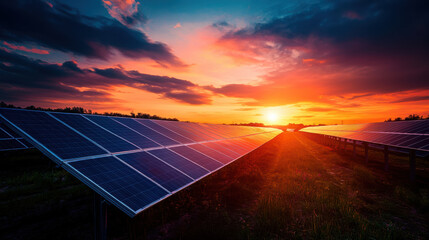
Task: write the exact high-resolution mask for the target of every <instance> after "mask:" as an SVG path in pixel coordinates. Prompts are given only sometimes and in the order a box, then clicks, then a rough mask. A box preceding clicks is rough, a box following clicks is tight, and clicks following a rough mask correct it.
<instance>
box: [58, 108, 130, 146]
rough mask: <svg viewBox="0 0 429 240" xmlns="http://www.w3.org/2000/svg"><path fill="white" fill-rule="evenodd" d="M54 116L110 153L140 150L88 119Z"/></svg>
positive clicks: (59, 114) (64, 115)
mask: <svg viewBox="0 0 429 240" xmlns="http://www.w3.org/2000/svg"><path fill="white" fill-rule="evenodd" d="M52 115H53V116H55V117H56V118H58V119H60V120H61V121H63V122H65V123H66V124H67V125H69V126H71V127H72V128H74V129H76V130H77V131H79V132H80V133H82V134H83V135H85V136H86V137H88V138H90V139H91V140H93V141H94V142H96V143H98V144H100V145H101V146H102V147H104V148H105V149H107V150H108V151H109V152H112V153H113V152H122V151H129V150H136V149H138V148H137V147H135V146H134V145H132V144H130V143H128V142H126V141H124V140H122V139H121V138H119V137H117V136H115V135H113V134H112V133H110V132H108V131H106V130H104V129H103V128H101V127H99V126H97V125H96V124H94V123H92V122H91V121H89V120H88V119H86V118H84V117H82V115H77V114H64V113H52Z"/></svg>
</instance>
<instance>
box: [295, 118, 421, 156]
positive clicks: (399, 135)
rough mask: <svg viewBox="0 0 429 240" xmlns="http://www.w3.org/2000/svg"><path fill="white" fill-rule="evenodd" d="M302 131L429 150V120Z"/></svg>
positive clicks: (333, 126) (329, 127)
mask: <svg viewBox="0 0 429 240" xmlns="http://www.w3.org/2000/svg"><path fill="white" fill-rule="evenodd" d="M300 131H301V132H307V133H315V134H322V135H328V136H335V137H341V138H347V139H352V140H357V141H363V142H370V143H376V144H381V145H387V146H393V147H399V148H406V149H414V150H417V151H429V120H415V121H398V122H379V123H366V124H350V125H330V126H317V127H307V128H303V129H301V130H300Z"/></svg>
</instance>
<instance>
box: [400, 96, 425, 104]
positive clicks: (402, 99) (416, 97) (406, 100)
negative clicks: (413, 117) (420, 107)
mask: <svg viewBox="0 0 429 240" xmlns="http://www.w3.org/2000/svg"><path fill="white" fill-rule="evenodd" d="M418 101H429V96H414V97H406V98H401V99H398V100H396V101H392V102H391V103H403V102H418Z"/></svg>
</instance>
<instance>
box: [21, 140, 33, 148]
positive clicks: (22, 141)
mask: <svg viewBox="0 0 429 240" xmlns="http://www.w3.org/2000/svg"><path fill="white" fill-rule="evenodd" d="M18 140H19V141H20V142H21V143H22V144H24V145H25V146H26V147H27V148H33V146H32V145H31V143H29V142H28V141H27V140H25V139H24V138H19V139H18Z"/></svg>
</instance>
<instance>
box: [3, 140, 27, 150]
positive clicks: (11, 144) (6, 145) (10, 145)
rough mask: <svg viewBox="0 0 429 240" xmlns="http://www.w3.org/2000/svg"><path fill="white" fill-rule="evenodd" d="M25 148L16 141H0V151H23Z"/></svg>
mask: <svg viewBox="0 0 429 240" xmlns="http://www.w3.org/2000/svg"><path fill="white" fill-rule="evenodd" d="M24 148H27V147H26V146H24V145H22V144H21V143H20V142H19V141H18V140H16V139H0V151H4V150H13V149H24Z"/></svg>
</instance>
